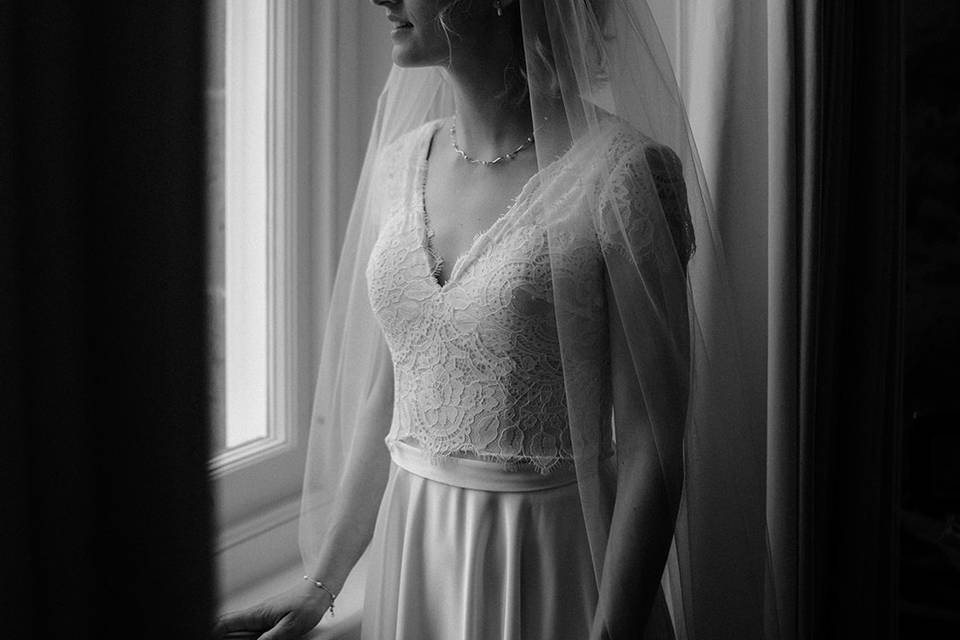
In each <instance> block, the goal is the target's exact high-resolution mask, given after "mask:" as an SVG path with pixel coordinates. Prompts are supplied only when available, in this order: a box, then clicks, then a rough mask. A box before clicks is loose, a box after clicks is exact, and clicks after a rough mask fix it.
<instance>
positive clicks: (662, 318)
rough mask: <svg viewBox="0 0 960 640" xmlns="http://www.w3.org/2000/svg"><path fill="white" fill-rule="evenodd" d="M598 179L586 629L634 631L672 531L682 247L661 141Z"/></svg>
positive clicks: (685, 334) (681, 202)
mask: <svg viewBox="0 0 960 640" xmlns="http://www.w3.org/2000/svg"><path fill="white" fill-rule="evenodd" d="M608 186H615V187H616V188H613V189H611V190H610V192H611V193H612V194H614V195H618V196H619V197H611V198H606V199H603V198H602V201H601V205H600V210H599V230H600V237H601V240H602V242H603V243H604V245H605V247H604V248H605V251H604V257H605V263H606V278H605V288H606V299H607V309H608V318H607V320H608V327H609V336H610V366H611V372H610V375H611V385H612V393H613V412H614V429H615V433H616V450H617V496H616V503H615V505H614V510H613V516H612V519H611V525H610V535H609V539H608V542H607V547H606V555H605V558H604V564H603V575H602V577H601V583H600V594H599V603H598V609H597V617H596V619H595V621H594V626H593V632H592V634H591V637H592V638H594V639H598V640H599V639H604V638H635V637H639V635H640V634H641V633H642V632H643V629H644V627H645V626H646V624H647V621H648V619H649V617H650V613H651V610H652V608H653V606H654V602H655V600H656V598H657V596H658V592H659V586H660V579H661V576H662V574H663V569H664V566H665V564H666V559H667V555H668V553H669V550H670V544H671V540H672V538H673V532H674V528H675V525H676V518H677V511H678V509H679V504H680V495H681V489H682V484H683V437H684V427H685V420H686V408H687V407H686V405H687V401H688V397H687V392H688V390H689V383H690V380H689V364H690V360H689V358H690V334H689V331H690V329H689V324H688V309H687V285H686V264H687V260H688V259H689V258H690V255H691V253H692V252H693V249H694V238H693V232H692V226H691V224H690V213H689V210H688V208H687V201H686V187H685V185H684V182H683V167H682V166H681V164H680V160H679V158H677V156H676V154H675V153H673V151H672V150H670V149H669V148H667V147H665V146H662V145H655V144H652V145H651V144H646V143H644V144H638V145H637V147H636V148H635V150H634V152H633V153H632V154H629V155H627V156H626V157H625V159H624V161H623V162H622V164H621V165H620V166H619V167H618V170H615V171H613V172H612V177H611V179H610V183H609V185H608ZM624 194H626V196H625V197H624ZM625 327H626V328H625ZM645 397H646V401H645Z"/></svg>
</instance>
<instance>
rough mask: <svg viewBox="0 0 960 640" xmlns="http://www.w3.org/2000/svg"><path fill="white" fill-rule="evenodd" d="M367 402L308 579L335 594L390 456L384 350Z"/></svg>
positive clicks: (366, 529) (373, 513)
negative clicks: (313, 580)
mask: <svg viewBox="0 0 960 640" xmlns="http://www.w3.org/2000/svg"><path fill="white" fill-rule="evenodd" d="M381 354H382V355H381V358H382V361H381V363H380V366H379V367H378V373H377V377H376V380H375V381H374V384H373V387H372V389H371V393H370V397H369V400H368V402H367V404H366V405H365V407H364V409H363V410H362V411H361V412H360V415H359V416H358V424H362V425H365V426H367V427H368V428H364V429H362V430H361V431H360V432H359V433H358V434H357V435H356V437H355V438H354V442H353V446H352V447H351V448H350V454H349V456H348V457H347V461H346V465H345V467H344V475H343V480H342V484H341V486H340V491H339V492H338V494H337V499H336V501H335V502H334V506H333V513H332V514H331V519H330V521H331V523H332V524H331V526H330V529H329V531H328V532H327V535H326V537H325V538H324V540H323V544H322V545H321V547H320V553H319V554H318V556H317V561H316V563H315V566H314V567H311V569H312V570H313V573H312V574H311V577H313V578H315V579H317V580H321V581H322V582H323V583H324V584H325V585H327V586H328V587H330V589H332V590H333V592H334V593H339V592H340V589H341V588H343V583H344V581H345V580H346V579H347V575H348V574H349V573H350V571H351V570H352V569H353V566H354V565H355V564H356V563H357V560H359V559H360V556H361V555H362V554H363V552H364V550H365V549H366V548H367V544H369V542H370V538H371V537H372V536H373V528H374V524H375V523H376V519H377V511H378V510H379V508H380V500H381V498H382V497H383V490H384V488H385V487H386V484H387V476H388V474H389V471H390V453H389V451H388V450H387V447H386V445H385V444H384V442H383V439H384V438H385V437H386V435H387V432H388V431H389V429H390V420H391V417H392V415H393V365H392V363H391V361H390V351H389V349H387V347H386V345H384V346H383V348H382V349H381Z"/></svg>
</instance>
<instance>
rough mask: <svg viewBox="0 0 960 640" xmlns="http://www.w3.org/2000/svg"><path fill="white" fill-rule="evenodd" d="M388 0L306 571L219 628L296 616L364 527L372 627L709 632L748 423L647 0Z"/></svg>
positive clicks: (321, 607)
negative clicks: (710, 497) (735, 464)
mask: <svg viewBox="0 0 960 640" xmlns="http://www.w3.org/2000/svg"><path fill="white" fill-rule="evenodd" d="M373 1H374V4H376V5H379V6H380V7H382V8H383V9H384V10H385V14H386V19H387V21H389V23H388V24H389V26H390V27H391V32H390V37H391V38H392V41H393V61H394V63H395V67H394V69H393V71H392V73H391V76H390V78H389V80H388V82H387V86H386V88H385V89H384V92H383V94H382V96H381V99H380V103H379V112H378V117H377V121H376V123H375V125H374V130H373V133H372V136H371V141H370V147H369V150H368V155H367V160H366V163H365V165H364V170H363V173H362V176H361V179H360V186H359V187H358V190H357V195H356V201H355V203H354V207H353V211H352V214H351V222H350V227H349V229H348V231H347V237H346V240H345V244H344V250H343V255H342V258H341V264H340V266H339V269H338V273H337V282H336V286H335V291H334V295H333V301H332V311H331V314H330V318H329V321H328V324H327V328H326V337H325V341H324V346H323V356H322V363H321V370H320V376H319V379H318V387H317V396H316V401H315V406H314V417H313V423H312V427H311V428H312V430H311V440H310V444H309V453H308V466H307V471H306V478H305V483H304V496H303V509H302V517H301V546H302V551H303V556H304V561H305V566H306V568H307V575H305V576H304V580H303V581H302V582H301V583H300V584H297V585H294V586H292V587H291V589H290V590H289V591H287V592H285V593H283V594H281V595H279V596H277V597H275V598H273V599H271V600H269V601H267V602H265V603H263V604H261V605H259V606H257V607H254V608H252V609H250V610H247V611H242V612H238V613H233V614H228V615H226V616H224V617H223V618H221V620H220V621H219V622H218V624H217V627H216V635H217V636H218V637H223V636H224V635H225V634H228V633H230V632H235V631H248V632H249V631H253V632H255V633H254V635H256V634H257V633H262V635H260V636H259V637H260V638H262V639H263V640H282V639H290V638H298V637H300V636H301V635H303V634H305V633H307V632H308V631H309V630H311V629H312V628H313V627H314V626H315V625H316V624H317V622H318V621H319V620H320V619H321V617H322V616H323V615H324V614H325V612H326V611H328V610H330V611H331V612H332V611H333V610H334V605H335V598H336V595H337V594H338V593H339V591H340V589H341V587H342V586H343V583H344V581H345V580H346V577H347V575H348V574H349V572H350V570H351V569H352V567H353V566H354V564H355V563H356V562H357V560H358V559H359V557H360V556H361V554H363V553H364V552H365V551H367V552H368V553H369V554H370V562H369V569H368V573H367V576H366V596H365V603H364V610H363V622H362V633H363V637H364V638H368V639H371V640H373V639H377V640H379V639H385V638H405V639H411V640H413V639H416V640H421V639H422V640H428V639H437V640H454V639H469V640H493V639H499V638H503V639H508V638H509V639H521V638H523V639H526V640H531V639H541V638H542V639H552V640H562V639H566V638H569V639H588V638H596V639H600V638H634V637H641V636H642V637H647V638H673V637H677V636H679V637H694V636H695V633H696V631H697V629H703V628H704V627H705V624H704V619H703V618H696V617H695V611H697V610H695V609H694V604H695V603H698V602H700V601H701V600H699V596H700V595H701V594H706V595H709V594H710V592H709V591H707V590H706V587H703V586H702V585H710V586H709V588H710V589H714V588H715V587H716V586H717V585H718V584H720V582H719V581H718V580H716V579H711V578H710V576H708V575H707V573H706V571H707V569H708V568H709V567H707V566H706V565H705V569H704V573H702V574H697V575H698V578H702V579H703V580H702V581H700V580H699V579H698V580H696V581H695V580H693V579H692V578H691V575H692V574H694V572H695V571H697V569H694V568H693V567H694V564H695V562H696V559H697V558H698V551H701V550H703V549H706V548H708V547H707V546H705V540H707V539H708V538H709V537H710V534H711V531H710V529H711V528H712V525H709V526H708V525H705V524H704V522H705V521H706V520H709V518H710V509H709V508H706V507H704V508H703V509H702V510H701V509H700V506H701V505H703V504H705V500H706V498H704V495H705V494H704V492H702V491H699V489H701V488H703V487H705V486H709V487H711V488H712V489H715V490H717V491H721V492H723V491H727V492H728V493H730V494H736V492H737V491H738V486H737V485H736V482H735V480H734V479H731V478H732V477H733V476H735V475H736V474H735V473H720V472H717V470H716V468H715V467H713V468H712V469H713V470H712V471H704V470H702V469H701V467H700V466H699V465H698V461H700V460H702V459H706V458H707V457H708V456H712V455H713V454H715V453H723V454H724V455H725V456H727V457H729V458H731V459H733V458H735V455H734V453H735V449H727V450H724V451H720V448H719V447H713V444H712V443H715V442H721V441H722V442H724V443H729V442H734V443H736V444H733V445H730V446H731V447H736V446H741V447H745V446H748V445H746V444H740V443H745V442H751V441H750V439H749V438H747V437H741V436H742V435H743V434H742V433H739V432H738V428H739V427H738V426H737V425H738V424H739V423H738V417H739V413H738V412H739V411H741V410H740V409H739V407H738V405H737V400H736V398H737V396H738V394H737V391H738V389H737V385H738V384H739V378H738V377H737V376H736V375H735V370H736V367H735V359H736V357H735V348H734V346H735V345H734V342H735V340H734V338H733V335H734V333H735V332H734V331H733V329H732V324H731V323H732V321H731V320H730V318H729V317H728V316H729V314H728V312H726V311H725V309H726V307H724V305H723V299H724V296H725V295H726V292H725V291H724V287H725V285H724V284H723V279H722V260H721V259H720V254H719V251H718V250H717V248H716V247H715V241H714V239H713V236H712V233H711V231H710V223H711V221H710V218H709V216H710V210H709V204H708V198H707V196H706V193H705V189H704V187H703V186H702V185H703V179H702V175H701V173H700V168H699V163H698V161H697V158H696V150H695V146H694V145H693V141H692V137H691V136H690V134H689V128H688V126H687V121H686V118H685V114H684V111H683V107H682V103H681V101H680V99H679V95H678V93H677V89H676V83H675V81H674V79H673V75H672V72H671V70H670V67H669V62H668V60H667V57H666V54H665V52H664V48H663V45H662V43H661V42H660V39H659V34H658V32H657V30H656V25H655V23H654V21H653V19H652V16H651V15H650V12H649V10H648V9H647V7H646V4H645V2H643V0H373ZM695 231H696V237H697V245H698V246H697V248H696V255H694V250H695V247H694V235H695ZM698 261H699V263H698ZM698 264H699V266H698ZM698 305H699V306H698ZM707 307H709V308H710V309H711V313H710V318H709V320H710V321H709V325H706V324H705V323H704V322H703V311H702V310H701V308H707ZM698 314H700V315H698ZM725 314H726V315H725ZM705 336H706V337H705ZM707 337H708V338H709V339H707ZM707 416H710V420H709V421H708V420H706V419H705V418H706V417H707ZM717 433H719V434H722V435H721V437H719V439H718V438H716V437H714V434H717ZM747 435H749V434H747ZM711 447H713V448H711ZM727 471H729V469H727ZM711 473H712V474H713V475H711ZM701 511H702V512H703V513H701ZM703 514H706V515H703ZM731 515H732V514H731ZM725 552H726V553H728V554H730V557H736V554H737V553H739V554H740V556H741V557H743V558H747V559H748V560H749V561H754V560H756V557H754V556H757V557H759V556H762V549H761V550H760V551H759V552H757V553H752V552H751V550H749V549H737V548H735V545H730V546H729V547H728V548H726V549H725ZM701 555H702V554H701ZM707 564H709V563H707ZM758 581H759V582H761V583H762V580H759V579H758ZM762 586H763V585H762V584H760V587H759V588H761V589H762ZM698 589H700V592H699V593H698V592H697V590H698ZM694 595H696V596H698V597H697V598H695V597H694ZM717 597H720V594H717ZM749 635H750V634H749V633H748V634H746V635H745V636H741V637H748V636H749Z"/></svg>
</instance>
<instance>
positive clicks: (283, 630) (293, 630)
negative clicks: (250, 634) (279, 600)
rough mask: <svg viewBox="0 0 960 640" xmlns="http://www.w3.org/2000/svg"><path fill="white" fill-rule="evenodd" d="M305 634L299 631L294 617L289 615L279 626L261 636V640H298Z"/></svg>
mask: <svg viewBox="0 0 960 640" xmlns="http://www.w3.org/2000/svg"><path fill="white" fill-rule="evenodd" d="M304 633H305V631H301V630H299V629H297V625H296V624H295V618H294V616H293V615H291V614H289V613H288V614H287V615H285V616H284V617H283V618H282V619H281V620H280V622H278V623H277V626H275V627H274V628H273V629H270V630H269V631H267V632H266V633H265V634H263V635H262V636H260V638H259V640H297V639H298V638H300V637H301V636H302V635H303V634H304Z"/></svg>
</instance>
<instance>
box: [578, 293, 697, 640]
mask: <svg viewBox="0 0 960 640" xmlns="http://www.w3.org/2000/svg"><path fill="white" fill-rule="evenodd" d="M607 296H608V297H607V299H608V300H610V301H612V300H613V299H614V298H613V297H612V296H613V292H612V291H611V289H610V284H609V281H608V282H607ZM611 307H613V308H612V311H611V313H612V314H617V313H618V311H617V309H616V305H615V304H612V303H611ZM610 351H611V376H612V391H613V407H614V421H615V429H616V433H617V445H616V446H617V499H616V504H615V506H614V510H613V517H612V521H611V525H610V536H609V539H608V542H607V549H606V556H605V558H604V563H603V575H602V579H601V583H600V593H599V602H598V605H597V615H596V618H595V619H594V625H593V630H592V632H591V638H593V639H594V640H601V639H602V640H606V639H618V638H631V639H632V638H637V637H640V634H641V633H642V632H643V629H644V627H645V626H646V624H647V619H648V618H649V616H650V612H651V609H652V607H653V603H654V601H655V599H656V597H657V594H658V589H659V587H660V578H661V576H662V575H663V569H664V566H665V564H666V559H667V554H668V552H669V550H670V543H671V540H672V538H673V531H674V525H675V522H676V516H677V509H678V506H679V490H678V488H679V486H680V483H681V482H682V478H683V467H682V460H681V446H680V441H682V437H683V425H682V424H681V425H676V429H675V430H674V431H673V432H670V433H669V435H671V436H674V437H675V438H677V439H678V440H677V441H673V442H664V441H663V438H664V437H665V435H662V434H661V432H659V431H658V434H657V435H658V437H657V438H654V435H653V429H652V427H651V425H650V422H649V419H648V417H647V412H646V409H645V406H644V402H643V394H642V391H641V389H640V388H638V381H637V374H636V372H635V369H634V365H633V361H632V358H631V356H630V350H629V348H628V345H627V342H626V336H625V335H624V330H623V325H622V323H621V322H620V320H619V318H614V319H612V321H611V322H610Z"/></svg>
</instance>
